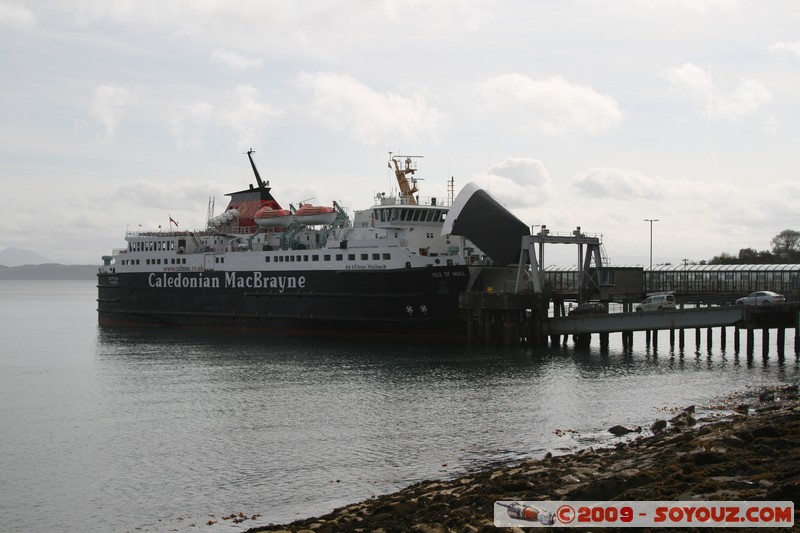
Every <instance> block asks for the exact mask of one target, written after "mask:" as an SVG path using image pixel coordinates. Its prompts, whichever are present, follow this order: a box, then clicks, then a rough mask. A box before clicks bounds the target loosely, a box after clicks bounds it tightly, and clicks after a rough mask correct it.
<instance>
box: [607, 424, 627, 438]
mask: <svg viewBox="0 0 800 533" xmlns="http://www.w3.org/2000/svg"><path fill="white" fill-rule="evenodd" d="M632 431H633V430H632V429H628V428H626V427H625V426H612V427H610V428H608V432H609V433H611V434H612V435H614V436H615V437H621V436H622V435H626V434H628V433H631V432H632Z"/></svg>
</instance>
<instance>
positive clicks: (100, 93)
mask: <svg viewBox="0 0 800 533" xmlns="http://www.w3.org/2000/svg"><path fill="white" fill-rule="evenodd" d="M136 100H137V93H136V91H135V90H133V89H131V88H129V87H124V86H119V85H111V84H105V85H99V86H98V87H97V88H95V90H94V93H93V94H92V99H91V101H90V103H89V115H91V117H92V118H94V119H95V120H97V122H99V123H100V125H101V126H102V128H103V130H104V135H103V136H102V137H101V138H100V142H103V143H105V142H109V141H110V140H111V139H113V138H114V136H115V135H116V130H117V125H118V123H119V121H120V119H121V118H122V116H123V115H124V114H125V111H126V108H127V107H128V106H130V105H131V104H132V103H135V102H136Z"/></svg>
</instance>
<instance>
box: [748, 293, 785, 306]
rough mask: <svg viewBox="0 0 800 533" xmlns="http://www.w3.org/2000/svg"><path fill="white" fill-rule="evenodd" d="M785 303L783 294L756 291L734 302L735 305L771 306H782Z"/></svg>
mask: <svg viewBox="0 0 800 533" xmlns="http://www.w3.org/2000/svg"><path fill="white" fill-rule="evenodd" d="M785 302H786V297H785V296H784V295H783V294H778V293H777V292H772V291H758V292H753V293H750V294H749V295H747V296H745V297H744V298H739V299H738V300H736V304H737V305H773V304H782V303H785Z"/></svg>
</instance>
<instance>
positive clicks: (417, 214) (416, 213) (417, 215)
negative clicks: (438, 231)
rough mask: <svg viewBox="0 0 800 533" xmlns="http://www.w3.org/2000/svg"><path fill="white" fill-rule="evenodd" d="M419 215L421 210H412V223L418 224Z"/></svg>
mask: <svg viewBox="0 0 800 533" xmlns="http://www.w3.org/2000/svg"><path fill="white" fill-rule="evenodd" d="M421 214H422V210H421V209H414V218H413V220H414V222H419V217H420V215H421Z"/></svg>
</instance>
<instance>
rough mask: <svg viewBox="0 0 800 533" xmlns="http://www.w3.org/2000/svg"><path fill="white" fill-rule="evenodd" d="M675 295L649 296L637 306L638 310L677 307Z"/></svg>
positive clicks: (658, 309)
mask: <svg viewBox="0 0 800 533" xmlns="http://www.w3.org/2000/svg"><path fill="white" fill-rule="evenodd" d="M676 307H677V306H676V305H675V296H674V295H672V294H656V295H654V296H650V297H648V298H647V299H646V300H645V301H643V302H642V303H640V304H639V305H638V306H636V310H637V311H638V312H640V313H641V312H643V311H663V310H664V309H675V308H676Z"/></svg>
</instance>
